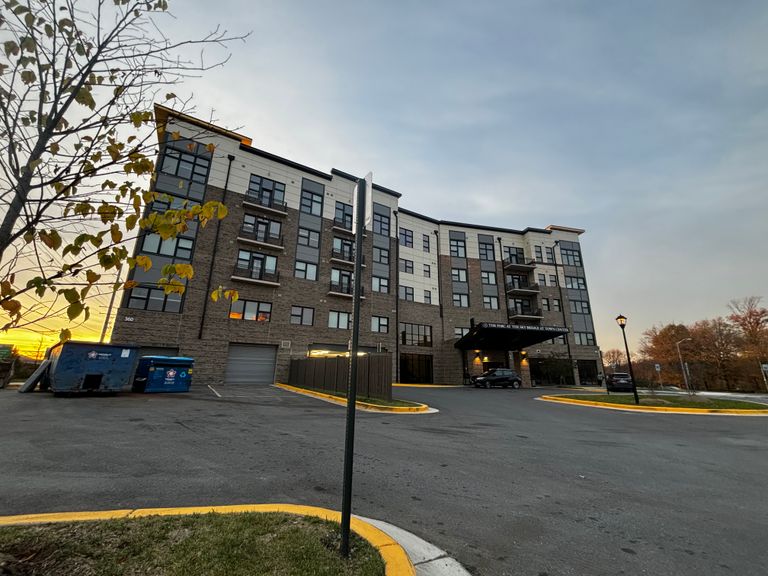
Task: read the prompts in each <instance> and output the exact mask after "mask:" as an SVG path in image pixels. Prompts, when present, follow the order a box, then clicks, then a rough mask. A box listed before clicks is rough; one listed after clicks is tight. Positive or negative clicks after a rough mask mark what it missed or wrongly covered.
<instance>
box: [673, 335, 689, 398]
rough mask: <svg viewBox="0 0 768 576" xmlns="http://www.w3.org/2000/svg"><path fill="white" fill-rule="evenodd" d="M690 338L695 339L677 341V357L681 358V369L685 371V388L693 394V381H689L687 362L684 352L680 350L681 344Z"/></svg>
mask: <svg viewBox="0 0 768 576" xmlns="http://www.w3.org/2000/svg"><path fill="white" fill-rule="evenodd" d="M689 340H693V338H683V339H682V340H680V341H679V342H677V344H676V346H677V357H678V358H680V370H682V371H683V380H684V381H685V390H686V391H687V392H688V394H693V391H692V390H691V383H690V382H688V371H687V370H686V369H685V363H684V362H683V354H682V352H680V344H682V343H683V342H688V341H689Z"/></svg>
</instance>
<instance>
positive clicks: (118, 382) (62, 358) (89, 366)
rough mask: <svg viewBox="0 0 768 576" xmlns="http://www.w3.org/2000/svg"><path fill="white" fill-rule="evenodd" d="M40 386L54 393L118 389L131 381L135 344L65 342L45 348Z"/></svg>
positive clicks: (126, 385) (137, 350)
mask: <svg viewBox="0 0 768 576" xmlns="http://www.w3.org/2000/svg"><path fill="white" fill-rule="evenodd" d="M47 356H48V360H49V361H50V363H49V366H48V370H47V373H46V374H45V376H44V380H45V381H44V382H43V386H42V388H43V389H45V388H50V390H51V392H53V393H55V394H67V393H75V392H120V390H122V389H123V388H125V387H128V386H129V385H130V383H131V381H132V380H133V372H134V369H135V368H136V360H137V359H138V357H139V349H138V347H137V346H120V345H117V344H96V343H94V342H73V341H71V340H70V341H67V342H64V343H61V344H56V345H54V346H52V347H51V348H50V349H49V350H48V354H47Z"/></svg>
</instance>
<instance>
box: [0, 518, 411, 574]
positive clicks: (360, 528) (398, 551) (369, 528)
mask: <svg viewBox="0 0 768 576" xmlns="http://www.w3.org/2000/svg"><path fill="white" fill-rule="evenodd" d="M244 512H284V513H286V514H296V515H298V516H313V517H315V518H321V519H323V520H330V521H331V522H337V523H338V522H341V512H337V511H336V510H328V509H327V508H318V507H316V506H301V505H298V504H236V505H233V506H191V507H181V508H140V509H136V510H103V511H96V512H55V513H51V514H21V515H17V516H0V526H21V525H28V524H49V523H52V522H87V521H93V520H115V519H118V518H145V517H147V516H187V515H190V514H210V513H214V514H240V513H244ZM350 527H351V529H352V530H353V531H354V532H355V533H356V534H357V535H358V536H360V537H361V538H363V539H365V540H367V541H368V542H369V543H370V545H371V546H373V547H374V548H376V550H378V552H379V554H380V555H381V557H382V559H383V560H384V573H385V574H386V576H415V575H416V570H415V569H414V567H413V564H412V563H411V559H410V558H408V554H406V552H405V550H404V549H403V547H402V546H400V544H398V543H397V541H396V540H394V539H393V538H391V537H390V536H389V535H388V534H386V533H385V532H383V531H382V530H379V529H378V528H376V527H375V526H373V525H372V524H369V523H368V522H365V521H363V520H361V519H360V518H356V517H354V516H353V517H352V520H351V522H350Z"/></svg>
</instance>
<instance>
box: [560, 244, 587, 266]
mask: <svg viewBox="0 0 768 576" xmlns="http://www.w3.org/2000/svg"><path fill="white" fill-rule="evenodd" d="M560 256H561V257H562V259H563V264H564V265H565V266H581V265H582V264H581V253H580V252H579V251H578V250H571V249H569V248H561V249H560Z"/></svg>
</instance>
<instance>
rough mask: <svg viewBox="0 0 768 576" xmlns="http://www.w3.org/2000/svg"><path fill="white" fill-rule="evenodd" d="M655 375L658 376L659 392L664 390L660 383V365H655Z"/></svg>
mask: <svg viewBox="0 0 768 576" xmlns="http://www.w3.org/2000/svg"><path fill="white" fill-rule="evenodd" d="M654 367H655V368H656V374H658V375H659V390H664V385H663V384H662V383H661V364H656V365H655V366H654Z"/></svg>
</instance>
